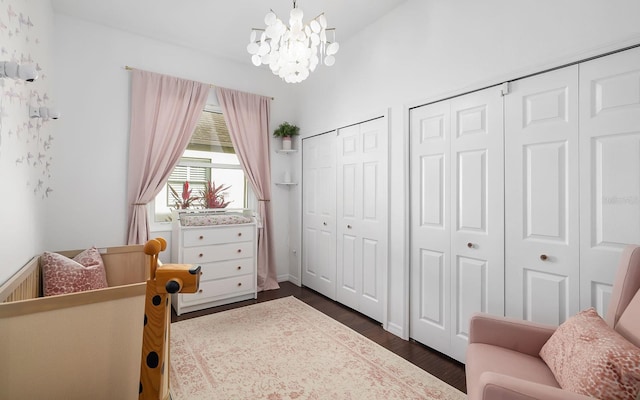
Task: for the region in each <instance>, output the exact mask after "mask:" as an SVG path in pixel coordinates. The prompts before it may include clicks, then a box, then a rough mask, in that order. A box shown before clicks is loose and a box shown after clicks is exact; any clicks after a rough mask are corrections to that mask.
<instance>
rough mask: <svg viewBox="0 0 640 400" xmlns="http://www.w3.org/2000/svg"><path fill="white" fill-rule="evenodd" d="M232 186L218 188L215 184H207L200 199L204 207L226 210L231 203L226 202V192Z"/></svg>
mask: <svg viewBox="0 0 640 400" xmlns="http://www.w3.org/2000/svg"><path fill="white" fill-rule="evenodd" d="M230 187H231V186H226V187H225V186H224V185H220V186H216V183H215V182H207V183H206V185H205V187H204V190H202V191H201V192H200V195H201V196H200V199H201V200H202V205H203V206H204V207H205V208H225V207H226V206H228V205H229V203H231V202H230V201H224V191H225V190H227V189H229V188H230Z"/></svg>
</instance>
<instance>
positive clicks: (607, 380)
mask: <svg viewBox="0 0 640 400" xmlns="http://www.w3.org/2000/svg"><path fill="white" fill-rule="evenodd" d="M540 357H542V359H543V360H544V362H545V363H546V364H547V366H548V367H549V369H551V372H553V375H554V376H555V378H556V380H557V381H558V383H559V384H560V387H562V388H563V389H566V390H569V391H572V392H575V393H579V394H584V395H587V396H591V397H596V398H598V399H611V400H613V399H615V400H637V396H638V393H640V348H638V347H636V346H634V345H633V344H632V343H631V342H629V341H628V340H626V339H625V338H624V337H622V336H621V335H620V334H619V333H618V332H616V331H614V330H613V329H611V328H610V327H609V325H607V323H606V322H605V321H604V320H603V319H602V318H601V317H600V316H599V315H598V313H597V312H596V310H595V309H594V308H588V309H586V310H584V311H581V312H580V313H578V314H576V315H574V316H573V317H571V318H569V319H568V320H566V321H565V322H564V323H563V324H562V325H560V326H559V327H558V329H557V330H556V331H555V333H554V334H553V335H552V336H551V338H549V340H548V341H547V343H545V345H544V346H543V347H542V349H541V350H540Z"/></svg>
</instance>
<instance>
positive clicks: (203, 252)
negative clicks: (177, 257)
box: [182, 242, 253, 264]
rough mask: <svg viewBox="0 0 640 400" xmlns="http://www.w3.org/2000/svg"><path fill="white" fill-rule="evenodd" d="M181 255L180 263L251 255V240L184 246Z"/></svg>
mask: <svg viewBox="0 0 640 400" xmlns="http://www.w3.org/2000/svg"><path fill="white" fill-rule="evenodd" d="M182 256H183V259H182V263H184V264H202V263H210V262H214V261H224V260H235V259H238V258H246V257H253V242H240V243H227V244H213V245H211V246H202V247H186V248H184V249H183V250H182Z"/></svg>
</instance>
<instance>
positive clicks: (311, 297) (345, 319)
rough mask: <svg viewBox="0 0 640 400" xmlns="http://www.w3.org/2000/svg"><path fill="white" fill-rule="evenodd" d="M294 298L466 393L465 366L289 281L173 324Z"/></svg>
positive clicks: (188, 315)
mask: <svg viewBox="0 0 640 400" xmlns="http://www.w3.org/2000/svg"><path fill="white" fill-rule="evenodd" d="M287 296H294V297H296V298H297V299H299V300H301V301H303V302H305V303H307V304H309V305H310V306H312V307H313V308H315V309H317V310H318V311H321V312H323V313H325V314H326V315H328V316H330V317H331V318H333V319H335V320H336V321H339V322H341V323H342V324H344V325H346V326H348V327H350V328H351V329H353V330H354V331H356V332H358V333H360V334H361V335H363V336H365V337H367V338H369V339H370V340H372V341H374V342H376V343H378V344H379V345H381V346H383V347H385V348H387V349H388V350H390V351H392V352H394V353H396V354H397V355H399V356H400V357H403V358H404V359H406V360H408V361H410V362H411V363H413V364H415V365H417V366H418V367H420V368H422V369H424V370H425V371H427V372H428V373H430V374H431V375H433V376H436V377H438V378H439V379H440V380H442V381H444V382H446V383H448V384H449V385H451V386H453V387H455V388H457V389H459V390H461V391H462V392H465V393H466V390H467V387H466V382H465V375H464V365H463V364H461V363H459V362H457V361H455V360H453V359H451V358H449V357H447V356H445V355H443V354H441V353H438V352H437V351H435V350H432V349H430V348H428V347H426V346H424V345H422V344H420V343H418V342H415V341H413V340H410V341H406V340H403V339H401V338H399V337H397V336H395V335H393V334H391V333H389V332H387V331H385V330H384V329H382V326H381V325H380V323H378V322H376V321H374V320H372V319H370V318H368V317H366V316H364V315H362V314H360V313H358V312H356V311H353V310H352V309H350V308H348V307H346V306H343V305H342V304H340V303H337V302H335V301H333V300H331V299H329V298H327V297H325V296H323V295H321V294H319V293H317V292H315V291H313V290H311V289H308V288H305V287H298V286H296V285H294V284H292V283H290V282H281V283H280V289H278V290H269V291H266V292H260V293H258V298H257V299H256V300H248V301H241V302H238V303H233V304H227V305H224V306H220V307H213V308H209V309H206V310H201V311H195V312H191V313H186V314H182V315H181V316H177V315H176V314H175V311H172V316H171V322H176V321H182V320H185V319H189V318H195V317H199V316H202V315H207V314H212V313H216V312H220V311H224V310H230V309H233V308H238V307H243V306H247V305H250V304H255V303H260V302H263V301H269V300H273V299H278V298H281V297H287Z"/></svg>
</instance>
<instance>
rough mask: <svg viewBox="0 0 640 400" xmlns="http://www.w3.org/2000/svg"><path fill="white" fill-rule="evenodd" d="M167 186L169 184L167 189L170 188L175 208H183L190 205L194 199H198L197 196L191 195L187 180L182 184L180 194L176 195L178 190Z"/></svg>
mask: <svg viewBox="0 0 640 400" xmlns="http://www.w3.org/2000/svg"><path fill="white" fill-rule="evenodd" d="M168 186H169V189H170V190H171V195H172V196H173V200H174V201H175V206H176V209H178V210H185V209H187V208H189V207H191V205H192V204H193V203H194V202H195V201H197V200H199V199H200V197H198V196H192V195H191V189H190V188H189V182H185V183H183V184H182V195H178V192H176V190H175V189H174V188H173V187H171V185H168Z"/></svg>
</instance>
